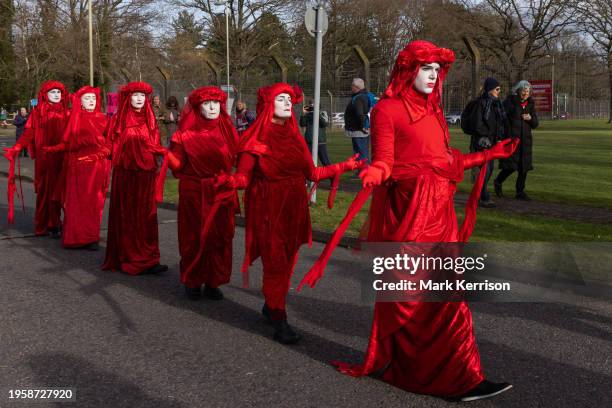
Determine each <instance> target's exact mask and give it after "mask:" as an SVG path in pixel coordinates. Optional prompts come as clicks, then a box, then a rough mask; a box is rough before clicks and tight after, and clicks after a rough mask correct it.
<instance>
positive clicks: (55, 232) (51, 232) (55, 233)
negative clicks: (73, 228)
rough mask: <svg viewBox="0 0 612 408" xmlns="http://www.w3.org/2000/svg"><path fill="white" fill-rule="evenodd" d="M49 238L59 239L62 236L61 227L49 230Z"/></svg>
mask: <svg viewBox="0 0 612 408" xmlns="http://www.w3.org/2000/svg"><path fill="white" fill-rule="evenodd" d="M49 236H50V237H51V238H53V239H59V238H61V236H62V230H61V229H60V228H59V227H55V228H49Z"/></svg>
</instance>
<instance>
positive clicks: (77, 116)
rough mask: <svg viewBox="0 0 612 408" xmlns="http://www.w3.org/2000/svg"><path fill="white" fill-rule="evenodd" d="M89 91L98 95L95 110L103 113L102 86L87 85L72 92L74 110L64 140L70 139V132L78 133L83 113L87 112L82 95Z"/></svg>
mask: <svg viewBox="0 0 612 408" xmlns="http://www.w3.org/2000/svg"><path fill="white" fill-rule="evenodd" d="M87 93H92V94H94V95H96V107H95V109H94V112H98V113H101V112H102V108H101V105H102V100H101V99H100V88H94V87H92V86H89V85H86V86H84V87H82V88H80V89H79V90H78V91H76V92H75V93H74V94H72V112H71V114H70V119H69V121H68V126H67V127H66V132H65V133H64V142H67V141H69V138H68V136H69V135H70V134H76V133H77V132H78V130H79V127H80V126H81V113H82V112H85V110H84V109H83V107H82V106H81V97H82V96H83V95H85V94H87Z"/></svg>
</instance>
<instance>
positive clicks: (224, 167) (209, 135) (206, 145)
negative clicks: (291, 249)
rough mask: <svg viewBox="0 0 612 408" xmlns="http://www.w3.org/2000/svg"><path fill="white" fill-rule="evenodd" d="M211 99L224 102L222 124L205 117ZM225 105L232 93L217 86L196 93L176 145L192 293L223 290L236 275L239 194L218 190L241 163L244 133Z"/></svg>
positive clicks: (186, 278) (185, 278)
mask: <svg viewBox="0 0 612 408" xmlns="http://www.w3.org/2000/svg"><path fill="white" fill-rule="evenodd" d="M207 100H216V101H219V102H220V103H221V114H220V116H219V118H218V119H215V120H208V119H205V118H204V117H203V116H202V115H201V113H200V106H201V104H202V103H203V102H204V101H207ZM225 100H226V94H225V93H224V92H223V91H222V90H221V89H219V88H217V87H203V88H199V89H196V90H195V91H193V92H192V94H191V95H190V96H189V104H188V105H189V106H188V107H186V108H185V109H184V110H183V113H182V114H181V127H180V130H179V131H177V132H176V133H175V134H174V135H173V137H172V143H171V146H170V154H169V157H172V158H173V163H174V164H173V166H172V167H173V173H174V175H175V176H176V177H177V178H178V179H179V210H178V232H179V233H178V236H179V251H180V254H181V264H180V267H181V282H182V283H183V284H184V285H185V286H187V287H190V288H197V287H200V286H202V285H204V284H205V285H207V286H209V287H213V288H215V287H218V286H220V285H223V284H225V283H228V282H229V280H230V276H231V272H232V240H233V237H234V227H235V221H234V214H235V213H236V211H239V209H240V207H239V205H238V196H237V194H236V192H235V191H234V190H231V189H230V190H229V191H228V190H226V189H224V188H223V186H216V185H215V180H216V179H217V178H218V177H220V176H223V175H225V176H227V175H229V174H230V172H231V170H232V167H233V166H234V165H235V162H236V148H237V144H238V134H237V132H236V130H235V128H234V126H233V125H232V121H231V118H230V116H229V115H228V113H227V112H226V110H225ZM207 225H208V227H207Z"/></svg>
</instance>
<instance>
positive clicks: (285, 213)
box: [230, 83, 360, 344]
mask: <svg viewBox="0 0 612 408" xmlns="http://www.w3.org/2000/svg"><path fill="white" fill-rule="evenodd" d="M301 99H302V91H301V90H300V89H299V88H297V87H292V86H290V85H288V84H285V83H277V84H274V85H271V86H267V87H263V88H260V89H259V91H258V106H257V112H260V113H259V114H258V115H257V119H256V120H255V122H254V123H253V125H252V126H251V127H250V128H249V129H248V130H247V131H246V133H244V134H243V135H242V137H241V138H240V143H239V146H238V169H237V172H236V175H235V176H233V177H232V178H230V185H233V186H235V187H236V188H240V189H244V188H246V191H245V194H244V207H245V214H246V231H245V238H246V239H245V240H246V248H245V258H244V263H243V265H242V271H243V273H245V277H246V281H247V282H248V277H247V275H246V273H247V272H248V268H249V266H251V264H252V263H253V262H254V261H255V260H256V259H257V258H259V257H261V261H262V264H263V288H262V292H263V295H264V299H265V303H264V306H263V309H262V314H263V315H264V316H265V317H266V319H268V320H269V321H270V322H271V323H272V325H273V326H274V329H275V333H274V339H275V340H277V341H278V342H280V343H283V344H293V343H296V342H297V341H298V340H299V339H300V335H299V334H297V333H296V332H295V331H294V330H293V328H292V327H291V326H290V325H289V324H288V323H287V312H286V301H287V293H288V292H289V287H290V281H291V275H292V274H293V270H294V268H295V264H296V262H297V255H298V251H299V248H300V246H301V245H302V244H305V243H310V242H311V241H312V227H311V224H310V210H309V206H308V193H307V191H306V185H305V182H306V179H308V180H311V181H314V182H318V181H320V180H323V179H327V178H332V177H334V178H335V177H336V176H337V175H339V174H342V173H344V172H346V171H352V170H355V169H356V168H357V167H358V166H359V165H360V163H358V161H357V160H356V156H353V157H351V158H350V159H348V160H347V161H345V162H342V163H337V164H333V165H331V166H325V167H315V166H314V164H313V162H312V157H311V156H310V154H309V153H308V147H307V146H306V142H305V141H304V137H303V136H302V135H301V134H300V131H299V128H298V124H297V121H296V118H295V116H294V113H293V105H294V104H297V103H300V102H301Z"/></svg>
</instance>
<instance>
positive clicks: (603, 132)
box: [165, 120, 612, 242]
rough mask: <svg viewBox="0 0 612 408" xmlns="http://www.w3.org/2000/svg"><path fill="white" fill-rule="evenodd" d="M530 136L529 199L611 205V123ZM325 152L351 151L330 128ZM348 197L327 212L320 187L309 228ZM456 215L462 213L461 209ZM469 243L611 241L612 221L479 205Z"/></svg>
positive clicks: (172, 196)
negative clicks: (586, 220)
mask: <svg viewBox="0 0 612 408" xmlns="http://www.w3.org/2000/svg"><path fill="white" fill-rule="evenodd" d="M534 137H535V142H534V167H535V170H534V171H532V172H530V173H529V176H528V178H527V191H528V192H529V194H530V195H531V196H532V197H533V198H534V199H537V200H540V201H544V202H561V203H568V204H576V205H585V206H594V207H605V208H612V125H608V124H606V123H605V121H586V120H584V121H578V120H574V121H544V122H543V123H542V125H541V126H540V128H538V129H537V130H536V131H535V132H534ZM451 138H452V144H453V146H455V147H457V148H458V149H460V150H461V151H463V152H467V151H468V143H469V137H468V136H467V135H464V134H463V133H462V132H461V130H460V129H459V128H457V127H452V128H451ZM328 150H329V154H330V158H331V160H332V161H334V162H338V161H341V160H344V159H345V158H347V157H349V156H351V155H352V148H351V141H350V139H348V138H347V137H345V136H344V134H343V132H341V131H334V132H330V133H328ZM468 175H469V173H468V174H466V178H467V176H468ZM349 176H350V175H349V174H345V175H344V177H345V178H347V177H349ZM514 182H515V177H511V178H510V179H508V181H507V182H506V183H505V184H504V187H505V189H506V191H507V192H508V193H511V192H512V191H513V187H514ZM459 189H460V191H464V192H468V191H469V190H470V189H471V185H470V183H469V182H468V181H467V180H466V181H464V182H462V183H461V184H460V186H459ZM165 197H166V200H168V201H176V199H177V182H176V180H174V179H169V180H168V182H167V184H166V193H165ZM353 197H354V194H352V193H343V192H338V195H337V197H336V205H335V207H334V209H333V210H328V209H327V206H326V203H327V192H326V191H324V190H320V191H319V193H318V202H317V204H316V205H314V206H312V207H311V215H312V223H313V228H315V229H320V230H324V231H333V230H334V229H335V228H336V226H337V225H338V223H339V222H340V220H341V219H342V217H343V216H344V214H345V213H346V209H347V208H348V206H349V205H350V203H351V201H352V199H353ZM368 205H369V204H366V206H364V207H365V208H364V209H363V210H362V211H361V212H360V213H359V214H358V215H357V217H356V219H355V220H354V221H353V223H352V225H351V226H350V228H349V230H348V235H350V236H354V237H355V236H358V235H359V231H360V229H361V226H362V225H363V223H364V222H365V220H366V215H367V207H368ZM458 213H459V215H460V216H462V209H458ZM472 241H480V242H483V241H517V242H521V241H544V242H562V241H565V242H584V241H612V225H603V226H602V225H595V224H590V223H581V222H575V221H567V220H561V219H558V218H551V217H537V216H524V215H518V214H509V213H506V212H502V211H496V210H483V209H479V211H478V220H477V223H476V228H475V230H474V234H473V235H472Z"/></svg>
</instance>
